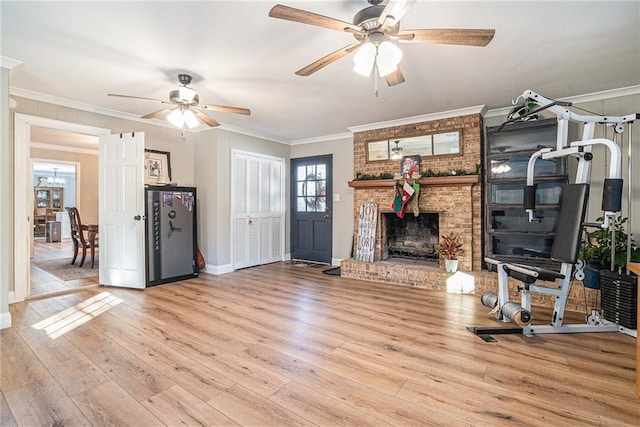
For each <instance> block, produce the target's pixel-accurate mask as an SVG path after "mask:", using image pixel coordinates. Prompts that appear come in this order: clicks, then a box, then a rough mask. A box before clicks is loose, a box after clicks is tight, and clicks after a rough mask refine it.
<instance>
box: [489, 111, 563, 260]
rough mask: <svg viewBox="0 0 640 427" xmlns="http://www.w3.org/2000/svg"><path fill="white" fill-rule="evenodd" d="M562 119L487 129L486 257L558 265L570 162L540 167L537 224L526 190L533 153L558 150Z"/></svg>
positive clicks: (543, 162) (544, 162)
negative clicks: (554, 252) (555, 255)
mask: <svg viewBox="0 0 640 427" xmlns="http://www.w3.org/2000/svg"><path fill="white" fill-rule="evenodd" d="M556 131H557V120H556V119H548V120H536V121H528V122H519V123H511V124H508V125H506V126H504V127H502V128H501V127H500V126H495V127H489V128H487V139H486V141H487V142H486V144H485V150H484V160H485V161H484V165H485V172H484V181H485V182H484V183H485V186H484V188H485V194H484V198H485V203H484V206H485V215H484V219H485V223H484V230H485V231H484V233H485V235H484V242H485V248H484V249H485V255H486V256H490V257H492V258H497V259H500V260H502V261H508V262H516V263H523V264H527V265H535V266H540V267H552V266H553V265H554V264H555V263H554V262H552V261H551V259H550V253H551V246H552V244H553V237H554V229H555V223H556V219H557V217H558V211H559V208H560V206H559V203H560V196H561V192H562V186H563V185H564V184H565V183H566V182H568V176H567V163H566V158H560V159H551V160H542V159H538V160H537V161H536V165H535V182H536V184H537V185H538V187H537V192H536V210H535V222H529V218H528V214H527V212H526V211H525V210H524V207H523V201H524V187H525V185H526V182H527V164H528V162H529V158H530V156H531V154H533V153H535V152H536V151H538V150H539V149H541V148H545V147H555V146H556Z"/></svg>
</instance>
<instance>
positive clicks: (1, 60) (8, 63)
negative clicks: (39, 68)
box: [0, 55, 22, 70]
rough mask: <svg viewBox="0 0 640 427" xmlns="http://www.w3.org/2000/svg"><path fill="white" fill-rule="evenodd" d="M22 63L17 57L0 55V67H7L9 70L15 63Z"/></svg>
mask: <svg viewBox="0 0 640 427" xmlns="http://www.w3.org/2000/svg"><path fill="white" fill-rule="evenodd" d="M20 64H22V61H19V60H17V59H13V58H9V57H8V56H2V55H0V67H2V68H8V69H9V70H10V69H12V68H13V67H15V66H16V65H20Z"/></svg>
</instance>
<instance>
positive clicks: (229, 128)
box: [203, 123, 291, 145]
mask: <svg viewBox="0 0 640 427" xmlns="http://www.w3.org/2000/svg"><path fill="white" fill-rule="evenodd" d="M208 129H211V128H206V129H203V130H208ZM214 129H220V130H226V131H228V132H233V133H237V134H240V135H246V136H251V137H254V138H260V139H265V140H267V141H271V142H277V143H278V144H284V145H291V141H289V140H287V139H284V138H279V137H277V136H273V135H267V134H264V133H260V132H255V131H252V130H249V129H243V128H239V127H236V126H232V125H225V124H224V123H220V127H217V128H214Z"/></svg>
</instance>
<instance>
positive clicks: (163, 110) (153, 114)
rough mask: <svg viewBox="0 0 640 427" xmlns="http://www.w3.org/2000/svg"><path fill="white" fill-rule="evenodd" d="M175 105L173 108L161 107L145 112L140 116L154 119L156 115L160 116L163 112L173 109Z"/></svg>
mask: <svg viewBox="0 0 640 427" xmlns="http://www.w3.org/2000/svg"><path fill="white" fill-rule="evenodd" d="M176 108H177V107H173V108H163V109H162V110H158V111H154V112H153V113H149V114H145V115H144V116H142V118H143V119H155V118H157V117H160V116H162V115H163V114H164V113H166V112H169V111H171V110H175V109H176Z"/></svg>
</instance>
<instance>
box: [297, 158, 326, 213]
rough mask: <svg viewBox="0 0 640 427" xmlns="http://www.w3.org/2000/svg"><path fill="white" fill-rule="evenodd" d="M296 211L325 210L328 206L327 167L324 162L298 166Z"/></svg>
mask: <svg viewBox="0 0 640 427" xmlns="http://www.w3.org/2000/svg"><path fill="white" fill-rule="evenodd" d="M295 175H296V188H297V189H298V191H297V195H296V199H297V200H296V211H297V212H324V211H325V210H326V208H327V168H326V165H324V164H319V165H301V166H297V168H296V174H295Z"/></svg>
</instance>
